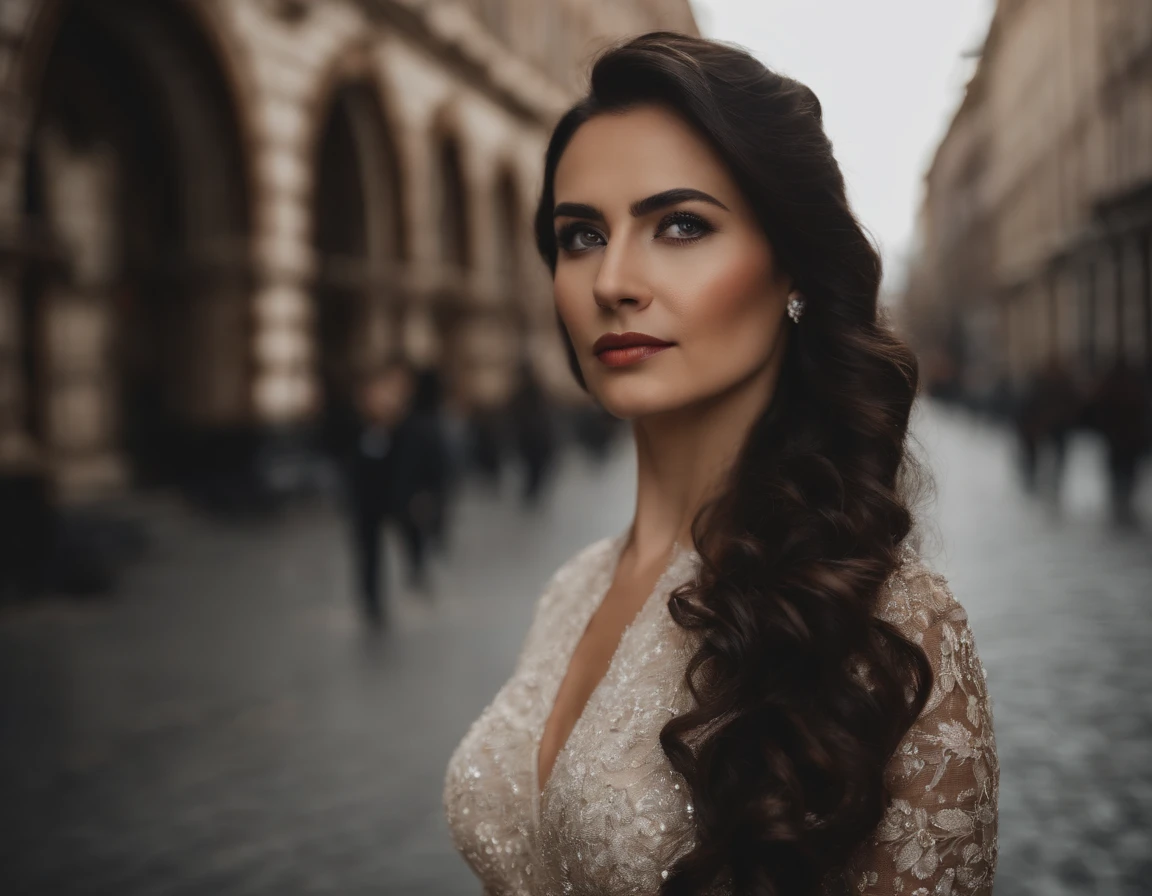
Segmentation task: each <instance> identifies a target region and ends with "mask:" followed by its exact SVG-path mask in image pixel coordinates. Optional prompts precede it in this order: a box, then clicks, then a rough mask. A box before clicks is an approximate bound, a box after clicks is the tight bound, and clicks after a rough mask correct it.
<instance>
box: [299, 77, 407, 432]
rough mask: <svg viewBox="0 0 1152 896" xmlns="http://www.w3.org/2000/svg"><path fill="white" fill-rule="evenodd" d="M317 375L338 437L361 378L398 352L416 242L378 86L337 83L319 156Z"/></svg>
mask: <svg viewBox="0 0 1152 896" xmlns="http://www.w3.org/2000/svg"><path fill="white" fill-rule="evenodd" d="M314 167H315V177H314V189H313V237H314V245H315V249H316V256H317V274H316V283H315V289H314V295H315V302H316V311H317V313H316V316H315V321H316V331H315V338H316V344H317V348H318V353H317V355H318V362H319V363H318V374H319V378H320V388H321V391H322V395H323V400H324V425H325V428H326V431H327V433H326V434H327V436H328V438H329V442H330V444H331V440H333V439H336V440H339V438H340V434H341V431H342V430H341V427H342V425H343V423H344V422H346V421H347V420H348V412H349V410H350V401H351V398H352V394H353V390H354V386H355V380H356V377H357V374H358V373H359V372H360V371H361V370H363V369H364V368H366V367H368V366H371V365H372V364H373V363H378V362H379V361H381V360H382V359H384V358H385V357H387V356H388V355H389V354H391V353H392V352H394V351H395V350H397V348H398V347H399V341H400V340H399V327H400V323H399V321H400V319H401V314H402V309H403V307H404V305H405V303H406V297H407V288H406V282H405V281H406V268H405V263H406V261H407V260H408V259H409V257H410V239H409V234H408V232H407V229H406V227H405V216H404V197H403V195H402V184H403V178H402V176H401V168H400V158H399V155H398V151H397V145H396V140H395V138H394V136H393V132H392V128H391V127H390V126H389V122H388V118H387V115H386V113H385V111H384V108H383V106H382V104H381V102H380V98H379V95H378V93H377V91H376V89H375V87H374V85H373V84H372V83H371V82H370V81H367V80H365V79H362V78H352V79H347V80H344V81H343V82H340V83H337V84H335V85H334V86H333V89H332V91H331V93H330V95H329V97H328V101H327V111H326V114H325V116H324V124H323V127H322V129H321V130H320V132H319V135H318V139H317V141H316V149H315V152H314Z"/></svg>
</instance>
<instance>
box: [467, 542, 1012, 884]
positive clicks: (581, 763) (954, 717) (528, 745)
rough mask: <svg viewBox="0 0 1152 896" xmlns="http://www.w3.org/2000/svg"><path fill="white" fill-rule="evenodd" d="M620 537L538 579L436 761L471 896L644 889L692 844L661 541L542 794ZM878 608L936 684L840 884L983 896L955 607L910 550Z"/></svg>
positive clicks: (971, 739)
mask: <svg viewBox="0 0 1152 896" xmlns="http://www.w3.org/2000/svg"><path fill="white" fill-rule="evenodd" d="M624 541H625V535H620V536H617V537H615V538H611V539H604V540H603V541H600V542H597V543H596V544H593V545H591V546H590V547H588V548H586V549H584V550H583V551H581V552H580V553H579V554H577V555H576V556H575V557H573V558H572V559H571V560H569V561H568V562H567V563H565V564H564V566H563V567H561V569H560V570H559V571H558V572H557V573H556V574H555V575H554V576H553V578H552V580H551V581H550V582H549V584H548V586H547V588H546V589H545V591H544V594H543V596H542V597H541V599H540V601H539V603H538V605H537V608H536V614H535V618H534V620H533V622H532V625H531V628H530V630H529V632H528V635H527V638H526V640H525V642H524V646H523V648H522V651H521V654H520V658H519V661H518V663H517V665H516V669H515V671H514V672H513V674H512V677H511V678H510V679H509V680H508V682H507V683H506V684H505V685H504V687H503V688H501V689H500V691H499V693H497V695H496V697H495V699H494V700H493V701H492V703H491V704H490V705H489V706H488V707H487V709H485V710H484V712H483V713H482V714H481V716H480V717H479V718H478V719H477V720H476V721H475V722H474V723H473V725H472V727H471V728H470V729H469V731H468V733H467V734H466V735H465V737H464V739H463V741H462V742H461V743H460V745H459V747H457V749H456V752H455V753H454V755H453V756H452V759H451V761H450V762H449V765H448V772H447V776H446V781H445V786H444V806H445V810H446V812H447V816H448V824H449V827H450V829H451V832H452V837H453V840H454V842H455V844H456V847H457V848H458V849H459V850H460V852H461V853H462V854H463V856H464V858H465V860H466V861H467V862H468V864H469V865H470V866H471V867H472V869H473V871H474V872H475V873H476V875H477V876H478V877H479V878H480V880H481V882H482V884H483V887H484V893H485V896H513V894H515V896H554V894H555V896H561V894H587V896H591V894H597V896H617V894H626V893H627V894H655V893H656V892H657V891H658V890H659V887H660V884H661V881H662V880H663V879H664V878H665V877H666V875H667V869H669V868H670V867H671V866H672V864H673V863H674V862H675V861H676V859H677V858H678V857H679V856H681V855H683V854H685V853H686V852H687V851H688V850H689V849H690V848H691V846H692V839H693V836H694V825H693V819H692V811H693V810H692V805H691V804H690V802H689V801H688V799H687V793H686V787H685V785H684V782H683V779H682V778H681V777H680V776H679V775H678V774H677V773H675V772H674V771H673V770H672V768H671V766H670V765H669V764H668V761H667V759H666V757H665V756H664V753H663V751H662V750H661V748H660V744H659V740H658V735H659V732H660V729H661V728H662V727H663V726H664V723H665V722H667V721H668V720H669V719H670V718H672V717H673V716H675V715H678V714H680V713H682V712H684V711H685V710H686V709H687V708H689V706H690V705H691V702H690V701H691V697H690V695H689V694H688V692H687V689H686V687H685V685H684V682H683V677H684V668H685V665H686V663H687V661H688V658H689V656H690V655H691V649H690V644H689V642H688V639H687V638H688V636H687V635H686V633H685V632H684V631H683V630H682V629H680V628H679V627H678V626H677V625H676V624H675V623H674V622H673V621H672V618H671V616H670V615H669V613H668V608H667V600H668V596H669V594H670V592H671V591H672V589H673V588H675V587H676V586H677V585H679V584H680V583H682V582H685V581H687V580H688V579H689V577H690V576H692V575H693V574H694V568H695V563H696V561H697V556H696V554H694V553H693V552H691V551H686V550H683V549H677V551H676V553H675V555H674V557H673V559H672V561H671V563H670V564H669V566H668V567H667V569H666V570H665V572H664V574H663V576H662V577H661V578H660V580H659V582H657V584H656V587H655V588H654V589H653V592H652V594H651V595H650V596H649V598H648V599H647V601H646V603H645V604H644V605H643V607H642V608H641V610H640V611H639V613H638V614H637V616H636V618H635V620H634V621H633V622H632V623H631V624H630V625H629V626H628V627H627V628H626V629H625V630H624V634H623V635H622V637H621V639H620V643H619V646H618V647H617V649H616V652H615V654H614V655H613V657H612V660H611V663H610V664H609V667H608V671H607V673H606V674H605V676H604V678H603V679H602V680H601V682H600V683H599V685H597V687H596V689H595V690H594V691H593V693H592V695H591V697H590V698H589V700H588V703H587V705H586V706H585V708H584V710H583V712H582V714H581V715H580V717H579V719H578V720H577V721H576V724H575V727H574V728H573V729H572V733H571V735H570V736H569V738H568V741H567V743H566V744H565V745H564V746H563V747H562V748H561V750H560V752H559V754H558V755H557V757H556V760H555V763H554V765H553V769H552V772H551V774H550V776H549V778H548V780H547V781H546V782H545V784H544V787H543V792H542V793H541V787H540V782H539V781H538V780H537V775H538V772H537V768H538V764H537V751H538V748H539V743H540V738H541V735H542V734H543V731H544V724H545V722H546V721H547V718H548V715H549V713H550V712H551V708H552V705H553V703H554V701H555V698H556V694H557V691H558V690H559V687H560V683H561V679H562V678H563V676H564V674H565V672H566V670H567V667H568V661H569V659H570V658H571V656H572V653H573V652H574V651H575V648H576V645H577V643H578V642H579V640H580V638H581V636H582V635H583V633H584V630H585V627H586V626H587V624H588V621H589V620H590V619H591V617H592V615H593V613H594V612H595V611H596V609H597V608H598V606H599V604H600V601H601V600H602V599H603V597H604V595H605V594H606V592H607V590H608V588H609V586H610V585H611V579H612V576H613V574H614V571H615V568H616V562H617V560H618V558H619V555H620V553H621V551H622V550H623V546H624ZM877 614H878V615H879V616H880V617H881V618H883V619H885V620H886V621H888V622H890V623H892V624H893V625H895V626H896V627H897V628H899V629H900V631H901V632H902V634H904V635H905V637H908V638H910V639H912V640H914V641H916V642H918V643H919V644H920V645H921V646H922V647H923V648H924V650H925V652H926V653H927V655H928V657H929V659H930V660H931V662H932V666H933V671H934V672H935V685H934V687H933V690H932V692H931V695H930V697H929V700H928V703H927V705H926V707H925V709H924V711H923V713H922V714H921V716H920V718H919V719H918V721H917V722H916V724H915V725H914V726H913V728H912V729H911V730H910V731H909V733H908V735H907V737H906V738H905V739H904V741H903V743H902V745H901V746H900V747H899V749H898V750H897V752H896V754H895V755H894V757H893V759H892V760H891V762H890V764H889V768H888V771H887V777H888V781H889V785H890V788H891V793H892V799H891V801H890V803H889V805H888V807H887V809H886V812H885V814H884V817H883V819H882V821H881V823H880V825H879V826H878V827H877V829H876V831H875V832H874V835H873V836H872V838H871V840H870V841H869V842H868V843H867V844H866V845H865V847H864V848H863V849H862V850H861V851H860V853H859V854H858V856H857V858H856V860H855V861H854V862H853V865H852V868H851V869H850V871H851V874H852V878H853V880H854V881H855V886H856V890H857V891H858V892H859V893H862V894H875V896H881V894H882V896H891V894H902V896H948V894H957V896H970V894H989V893H991V891H992V879H993V875H994V873H995V868H996V857H997V843H996V824H997V793H998V785H999V767H998V764H997V758H996V743H995V739H994V736H993V731H992V714H991V707H990V705H989V699H988V694H987V690H986V687H985V673H984V669H983V667H982V666H981V663H980V660H979V657H978V656H977V653H976V647H975V644H974V643H973V639H972V632H971V630H970V629H969V627H968V621H967V615H966V613H965V611H964V608H963V607H962V606H961V605H960V604H959V603H957V602H956V600H955V599H954V598H953V597H952V595H951V594H950V592H949V591H948V588H947V586H946V585H945V583H944V580H943V579H942V578H941V577H939V576H937V575H934V574H932V573H931V572H929V570H928V569H926V568H925V566H924V565H923V564H922V563H920V562H919V561H918V560H917V559H916V557H915V555H914V553H913V552H911V551H910V550H908V551H906V553H905V558H904V560H903V562H902V564H901V567H900V568H899V570H898V571H897V573H896V574H895V575H894V576H893V577H892V579H891V581H890V582H889V583H888V585H887V587H886V589H885V593H884V595H883V596H882V599H881V601H880V604H879V608H878V611H877Z"/></svg>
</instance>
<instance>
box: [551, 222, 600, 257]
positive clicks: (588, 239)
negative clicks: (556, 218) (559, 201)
mask: <svg viewBox="0 0 1152 896" xmlns="http://www.w3.org/2000/svg"><path fill="white" fill-rule="evenodd" d="M558 242H559V243H560V248H561V249H564V250H565V251H566V252H580V251H582V250H584V249H595V248H596V247H597V246H602V245H604V237H603V236H601V235H600V234H599V233H598V232H597V231H595V230H593V229H592V228H591V227H581V226H579V225H575V226H572V227H566V228H564V229H563V230H561V231H560V233H559V239H558Z"/></svg>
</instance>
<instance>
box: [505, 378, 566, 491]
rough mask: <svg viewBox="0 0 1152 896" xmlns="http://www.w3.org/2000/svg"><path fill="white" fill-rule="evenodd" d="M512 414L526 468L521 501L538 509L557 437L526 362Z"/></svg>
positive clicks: (545, 400)
mask: <svg viewBox="0 0 1152 896" xmlns="http://www.w3.org/2000/svg"><path fill="white" fill-rule="evenodd" d="M509 411H510V416H511V420H512V427H513V429H514V431H515V436H516V451H517V453H518V454H519V456H520V460H521V462H522V463H523V465H524V485H523V488H522V490H521V500H522V501H523V503H524V504H525V505H526V506H528V507H535V506H536V505H537V504H538V503H539V502H540V498H541V495H542V493H543V489H544V485H545V482H546V480H547V477H548V472H549V470H550V469H551V467H552V461H553V459H554V457H555V455H556V437H555V434H554V432H553V426H552V409H551V406H550V404H549V402H548V396H547V395H546V394H545V392H544V388H543V387H542V386H541V385H540V382H539V381H538V380H537V378H536V374H535V373H534V372H533V370H532V366H531V364H529V363H528V362H527V361H525V362H522V363H521V365H520V374H519V383H518V384H517V388H516V391H515V393H514V394H513V396H512V400H511V402H510V405H509Z"/></svg>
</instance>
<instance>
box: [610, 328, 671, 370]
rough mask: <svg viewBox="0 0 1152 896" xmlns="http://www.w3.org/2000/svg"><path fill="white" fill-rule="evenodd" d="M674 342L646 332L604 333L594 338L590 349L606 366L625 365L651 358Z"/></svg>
mask: <svg viewBox="0 0 1152 896" xmlns="http://www.w3.org/2000/svg"><path fill="white" fill-rule="evenodd" d="M674 344H675V343H672V342H665V341H664V340H663V339H657V338H656V337H655V336H649V335H647V334H646V333H605V334H604V335H603V336H601V337H600V338H599V339H597V340H596V343H595V344H594V345H593V346H592V351H593V352H594V353H595V355H596V357H597V358H599V359H600V360H601V361H602V362H603V363H604V364H605V365H607V366H608V367H626V366H628V365H629V364H638V363H639V362H641V361H643V360H645V359H647V358H651V357H652V356H653V355H655V354H659V353H660V352H662V351H664V349H666V348H671V347H672V346H673V345H674Z"/></svg>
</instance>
